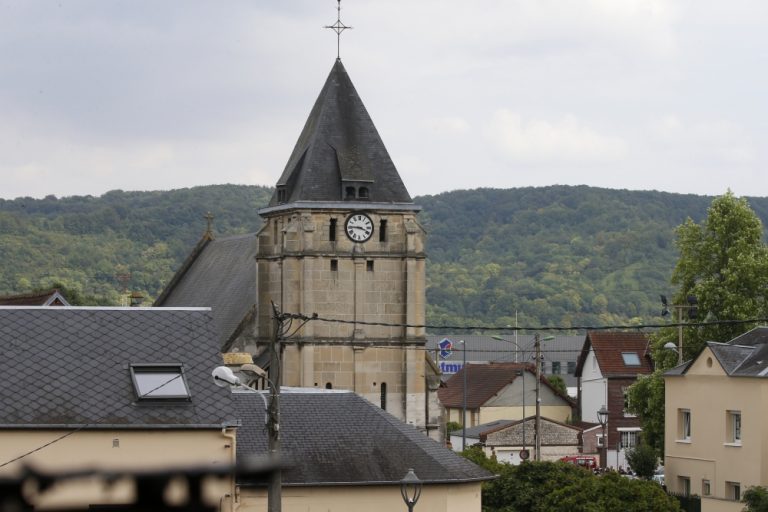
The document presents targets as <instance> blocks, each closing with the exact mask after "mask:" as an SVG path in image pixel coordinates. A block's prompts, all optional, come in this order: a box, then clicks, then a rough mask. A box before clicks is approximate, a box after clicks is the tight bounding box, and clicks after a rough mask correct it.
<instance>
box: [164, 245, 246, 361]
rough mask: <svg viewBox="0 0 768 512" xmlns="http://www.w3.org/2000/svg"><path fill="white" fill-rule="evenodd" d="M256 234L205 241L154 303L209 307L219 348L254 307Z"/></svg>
mask: <svg viewBox="0 0 768 512" xmlns="http://www.w3.org/2000/svg"><path fill="white" fill-rule="evenodd" d="M256 242H257V239H256V235H255V234H247V235H238V236H230V237H225V238H217V239H206V238H204V239H203V241H202V243H201V244H199V245H198V247H197V248H195V250H194V251H193V252H192V254H191V255H190V258H189V259H188V261H187V262H185V263H184V265H182V267H181V268H180V269H179V270H178V271H177V272H176V275H175V276H174V277H173V279H172V280H171V282H170V283H169V284H168V286H166V289H165V290H163V293H162V294H161V295H160V296H159V297H158V298H157V300H156V301H155V305H156V306H165V307H210V308H211V309H212V310H213V317H214V319H215V321H216V326H217V328H218V332H219V337H218V339H219V346H220V347H223V348H224V349H226V348H227V347H226V345H227V342H228V341H229V340H230V338H231V337H233V336H234V335H236V334H237V330H238V327H239V326H240V325H241V323H242V322H243V321H244V320H246V319H247V317H248V316H249V315H250V314H251V312H252V311H254V308H255V307H256V302H257V300H256V261H255V257H256V249H257V247H256V245H257V244H256Z"/></svg>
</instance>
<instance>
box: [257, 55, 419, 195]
mask: <svg viewBox="0 0 768 512" xmlns="http://www.w3.org/2000/svg"><path fill="white" fill-rule="evenodd" d="M345 182H355V183H361V184H365V185H366V186H367V188H368V189H369V192H370V195H369V199H367V200H366V201H367V202H371V203H408V204H412V203H413V201H412V200H411V196H410V195H409V194H408V191H407V190H406V188H405V185H404V184H403V181H402V180H401V179H400V175H399V174H398V172H397V169H396V168H395V165H394V163H393V162H392V159H391V158H390V157H389V153H388V152H387V149H386V148H385V147H384V143H383V142H382V140H381V137H379V133H378V131H377V130H376V127H375V126H374V125H373V121H372V120H371V117H370V116H369V115H368V111H367V110H366V109H365V105H363V102H362V100H361V99H360V96H359V95H358V94H357V91H356V90H355V87H354V85H352V81H351V80H350V78H349V75H348V74H347V71H346V69H344V66H343V65H342V63H341V60H339V59H337V60H336V61H335V62H334V64H333V68H332V69H331V72H330V74H329V75H328V78H327V80H326V81H325V85H324V86H323V88H322V90H321V91H320V95H319V96H318V98H317V101H315V104H314V106H313V107H312V111H311V112H310V114H309V117H308V118H307V122H306V124H305V125H304V129H303V130H302V132H301V135H300V136H299V140H298V141H297V142H296V146H295V147H294V149H293V152H292V153H291V156H290V158H289V159H288V163H287V164H286V166H285V170H284V171H283V174H282V175H281V176H280V179H279V180H278V181H277V186H278V188H281V187H282V188H283V189H284V191H285V193H286V197H285V201H278V190H276V191H275V194H274V195H273V196H272V199H271V201H270V203H269V206H270V207H272V206H277V205H278V204H280V203H281V202H287V203H298V202H304V201H311V202H337V201H342V200H343V197H342V190H343V184H344V183H345Z"/></svg>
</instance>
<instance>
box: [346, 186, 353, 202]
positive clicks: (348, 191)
mask: <svg viewBox="0 0 768 512" xmlns="http://www.w3.org/2000/svg"><path fill="white" fill-rule="evenodd" d="M345 194H346V195H345V197H344V199H354V198H355V187H347V188H346V193H345Z"/></svg>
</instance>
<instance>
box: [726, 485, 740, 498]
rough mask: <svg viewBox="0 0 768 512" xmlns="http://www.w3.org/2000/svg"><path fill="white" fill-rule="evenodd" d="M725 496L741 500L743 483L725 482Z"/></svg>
mask: <svg viewBox="0 0 768 512" xmlns="http://www.w3.org/2000/svg"><path fill="white" fill-rule="evenodd" d="M725 498H726V499H729V500H733V501H741V484H740V483H739V482H725Z"/></svg>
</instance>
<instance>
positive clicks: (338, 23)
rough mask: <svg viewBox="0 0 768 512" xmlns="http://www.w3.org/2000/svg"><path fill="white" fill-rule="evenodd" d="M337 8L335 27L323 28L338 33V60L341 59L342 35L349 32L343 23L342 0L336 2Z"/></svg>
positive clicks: (327, 26)
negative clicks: (346, 31)
mask: <svg viewBox="0 0 768 512" xmlns="http://www.w3.org/2000/svg"><path fill="white" fill-rule="evenodd" d="M336 2H337V6H336V11H337V15H336V23H334V24H333V25H326V26H325V27H323V28H330V29H333V31H334V32H336V58H337V59H341V33H342V32H344V31H345V30H347V29H348V28H352V27H348V26H346V25H345V24H344V23H342V22H341V0H336Z"/></svg>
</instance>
